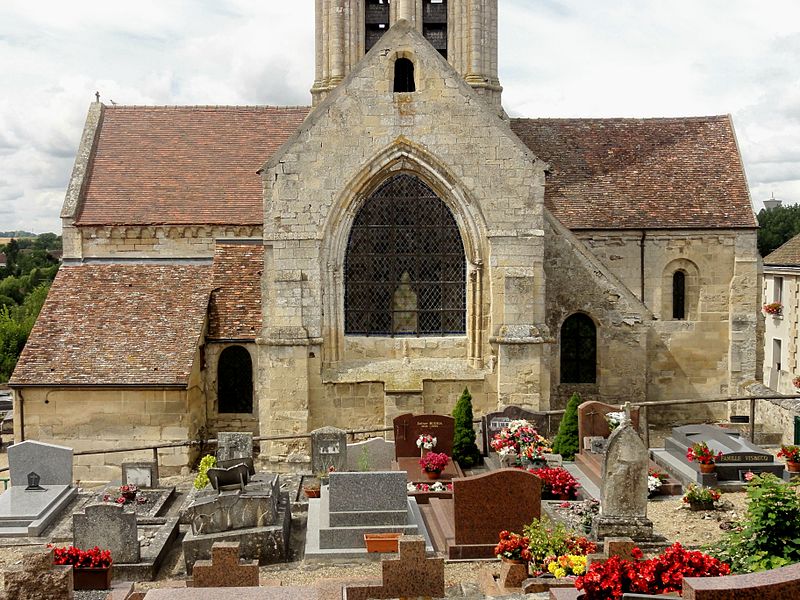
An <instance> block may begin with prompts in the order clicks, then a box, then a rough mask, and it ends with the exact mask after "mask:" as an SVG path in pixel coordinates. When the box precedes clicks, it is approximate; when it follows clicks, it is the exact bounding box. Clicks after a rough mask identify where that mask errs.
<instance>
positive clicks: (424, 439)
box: [417, 433, 436, 455]
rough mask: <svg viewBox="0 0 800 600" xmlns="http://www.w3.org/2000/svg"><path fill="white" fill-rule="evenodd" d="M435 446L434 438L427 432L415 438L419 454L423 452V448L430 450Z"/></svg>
mask: <svg viewBox="0 0 800 600" xmlns="http://www.w3.org/2000/svg"><path fill="white" fill-rule="evenodd" d="M435 447H436V438H435V437H433V436H432V435H431V434H429V433H423V434H422V435H420V436H419V437H418V438H417V448H419V451H420V455H422V454H424V453H425V450H428V451H431V450H433V449H434V448H435Z"/></svg>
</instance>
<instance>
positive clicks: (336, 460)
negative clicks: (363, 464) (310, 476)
mask: <svg viewBox="0 0 800 600" xmlns="http://www.w3.org/2000/svg"><path fill="white" fill-rule="evenodd" d="M331 468H333V470H335V471H344V470H346V469H347V432H346V431H344V430H343V429H337V428H336V427H322V428H320V429H316V430H314V431H312V432H311V470H312V471H313V472H314V473H327V472H328V471H329V470H330V469H331Z"/></svg>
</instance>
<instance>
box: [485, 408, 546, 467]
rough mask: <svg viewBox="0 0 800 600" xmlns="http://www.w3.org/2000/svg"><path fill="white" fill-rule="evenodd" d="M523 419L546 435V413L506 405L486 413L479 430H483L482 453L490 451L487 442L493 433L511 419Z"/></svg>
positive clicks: (505, 425)
mask: <svg viewBox="0 0 800 600" xmlns="http://www.w3.org/2000/svg"><path fill="white" fill-rule="evenodd" d="M519 419H524V420H525V421H528V423H530V424H531V425H533V427H534V428H535V429H536V431H538V432H539V433H541V434H542V435H544V436H545V437H547V435H548V433H549V432H548V431H547V415H543V414H541V413H535V412H531V411H529V410H525V409H524V408H521V407H519V406H506V407H505V408H504V409H503V410H502V411H500V412H492V413H488V414H487V415H486V416H484V417H483V418H482V419H481V430H482V431H483V448H484V451H485V452H484V453H485V454H487V455H488V453H489V452H490V451H491V446H490V445H489V442H491V440H492V439H493V438H494V436H495V435H497V434H498V433H500V432H501V431H502V430H503V428H504V427H508V424H509V423H510V422H511V421H517V420H519Z"/></svg>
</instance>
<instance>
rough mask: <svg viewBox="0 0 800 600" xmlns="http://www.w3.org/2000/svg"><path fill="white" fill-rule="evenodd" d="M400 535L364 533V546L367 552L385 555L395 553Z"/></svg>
mask: <svg viewBox="0 0 800 600" xmlns="http://www.w3.org/2000/svg"><path fill="white" fill-rule="evenodd" d="M402 535H403V534H402V533H365V534H364V544H365V545H366V546H367V552H379V553H381V554H387V553H390V552H397V546H398V541H399V540H400V537H401V536H402Z"/></svg>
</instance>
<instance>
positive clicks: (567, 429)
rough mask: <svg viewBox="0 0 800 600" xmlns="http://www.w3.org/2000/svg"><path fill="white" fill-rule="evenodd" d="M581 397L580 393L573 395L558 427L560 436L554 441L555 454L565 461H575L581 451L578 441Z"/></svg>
mask: <svg viewBox="0 0 800 600" xmlns="http://www.w3.org/2000/svg"><path fill="white" fill-rule="evenodd" d="M580 403H581V396H580V394H579V393H578V392H575V393H574V394H572V397H571V398H570V399H569V402H567V410H566V412H565V413H564V417H563V418H562V419H561V424H560V425H559V426H558V434H557V435H556V439H555V440H553V452H555V453H556V454H560V455H561V456H562V457H563V458H564V460H573V459H574V458H575V455H576V454H577V453H578V450H579V449H580V440H579V439H578V406H579V405H580Z"/></svg>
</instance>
